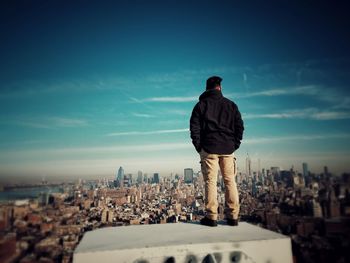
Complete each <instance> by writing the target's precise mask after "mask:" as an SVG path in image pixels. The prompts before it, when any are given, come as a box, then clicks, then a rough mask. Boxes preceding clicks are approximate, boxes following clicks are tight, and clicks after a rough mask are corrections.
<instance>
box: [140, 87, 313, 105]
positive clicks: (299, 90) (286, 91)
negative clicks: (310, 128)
mask: <svg viewBox="0 0 350 263" xmlns="http://www.w3.org/2000/svg"><path fill="white" fill-rule="evenodd" d="M318 93H319V88H318V87H317V86H315V85H309V86H300V87H287V88H279V89H267V90H262V91H257V92H249V93H248V92H244V93H228V94H224V95H226V96H227V97H228V98H233V99H241V98H251V97H272V96H290V95H309V96H310V95H316V94H318ZM198 97H199V96H198V95H194V96H183V97H178V96H176V97H171V96H167V97H151V98H146V99H141V100H138V101H142V102H193V101H198Z"/></svg>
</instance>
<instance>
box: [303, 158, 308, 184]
mask: <svg viewBox="0 0 350 263" xmlns="http://www.w3.org/2000/svg"><path fill="white" fill-rule="evenodd" d="M303 177H304V182H305V186H308V185H309V168H308V165H307V163H303Z"/></svg>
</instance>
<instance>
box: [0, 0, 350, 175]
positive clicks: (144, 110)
mask: <svg viewBox="0 0 350 263" xmlns="http://www.w3.org/2000/svg"><path fill="white" fill-rule="evenodd" d="M248 2H249V1H248ZM0 10H1V11H0V13H1V16H0V17H1V18H0V19H1V21H0V22H1V23H0V32H1V35H2V41H1V44H0V56H1V62H0V69H1V72H2V73H1V74H0V89H1V90H0V167H1V168H0V175H1V177H2V178H5V177H8V176H22V177H23V176H27V178H31V177H34V176H39V177H40V176H47V177H50V176H62V177H63V176H68V177H69V176H72V177H76V176H80V177H86V176H88V177H94V176H95V177H100V176H106V177H112V176H113V175H114V174H115V172H116V170H117V169H118V168H119V166H123V167H124V169H125V171H126V172H127V173H128V172H129V173H135V172H137V171H138V170H141V171H144V172H147V173H153V172H160V173H161V175H168V174H170V173H171V172H173V173H183V169H184V168H186V167H193V168H194V169H195V170H199V163H198V155H197V154H196V152H195V150H194V149H193V147H192V144H191V141H190V138H189V131H188V126H189V118H190V114H191V111H192V108H193V106H194V105H195V103H196V102H197V101H198V97H199V95H200V94H201V93H202V92H203V90H204V87H205V80H206V79H207V78H208V77H210V76H212V75H219V76H221V77H222V78H223V82H222V85H223V94H224V95H225V96H227V97H228V98H230V99H232V100H233V101H235V102H236V103H237V105H238V106H239V108H240V111H241V113H242V116H243V120H244V123H245V128H246V129H245V133H244V138H243V141H242V145H241V148H240V149H239V150H238V151H237V152H236V155H237V156H238V160H239V168H240V170H241V171H244V169H245V167H244V163H245V158H246V155H247V153H249V155H250V156H251V158H252V161H253V167H255V168H257V164H258V159H260V160H261V167H265V168H269V167H270V166H281V167H282V168H283V169H289V168H290V167H291V166H292V165H294V167H295V168H296V169H298V170H299V171H301V164H302V162H307V163H308V164H309V167H310V169H311V170H312V171H314V172H320V171H322V169H323V166H324V165H327V166H328V167H329V169H330V170H331V171H333V172H335V173H341V172H344V171H349V169H348V168H349V167H348V163H349V161H350V159H349V156H350V150H349V146H350V143H349V142H350V140H349V139H350V132H349V128H350V123H349V118H350V94H349V93H350V91H349V84H350V74H349V69H350V56H349V49H348V47H349V46H350V40H349V37H348V28H349V26H350V25H349V24H350V22H349V19H348V18H347V13H348V11H349V10H348V8H347V7H346V6H345V5H342V4H341V3H338V4H334V3H331V2H322V3H319V2H318V1H256V2H249V3H247V2H245V4H243V2H242V3H239V2H236V3H234V4H232V3H230V2H228V1H227V2H226V1H170V0H168V1H114V2H112V1H111V2H108V1H99V3H98V1H95V2H94V1H74V3H72V1H24V2H23V1H7V3H2V4H1V8H0Z"/></svg>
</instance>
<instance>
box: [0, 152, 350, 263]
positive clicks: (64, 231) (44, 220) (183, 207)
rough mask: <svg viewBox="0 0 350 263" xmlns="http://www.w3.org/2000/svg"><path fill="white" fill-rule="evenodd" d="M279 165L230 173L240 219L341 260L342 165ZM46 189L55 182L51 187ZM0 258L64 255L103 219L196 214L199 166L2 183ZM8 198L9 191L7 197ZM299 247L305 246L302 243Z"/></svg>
mask: <svg viewBox="0 0 350 263" xmlns="http://www.w3.org/2000/svg"><path fill="white" fill-rule="evenodd" d="M302 166H303V170H302V171H296V170H294V169H293V168H292V167H291V169H289V170H280V168H279V167H270V168H269V169H265V168H262V169H261V170H257V171H252V170H251V159H250V158H249V157H247V158H246V167H245V168H244V170H243V171H240V172H239V173H238V175H237V179H236V180H237V183H238V187H239V196H240V200H241V212H240V221H247V222H250V223H252V224H256V225H258V226H261V227H263V228H267V229H269V230H272V231H276V232H279V233H282V234H285V235H288V236H290V237H291V239H292V249H293V257H294V258H295V260H296V262H329V261H331V262H347V261H348V259H349V255H348V253H347V251H346V248H347V244H348V240H349V235H350V229H349V220H350V192H349V191H350V173H344V174H342V175H338V176H335V175H333V174H332V172H331V171H329V170H328V168H327V167H326V166H325V167H324V172H323V173H321V174H314V173H312V171H310V170H309V169H308V164H307V163H303V164H302ZM217 187H218V192H219V195H218V201H219V209H218V211H219V219H224V214H223V211H224V202H225V201H224V192H223V191H224V187H225V186H224V184H223V181H222V177H221V176H220V173H218V181H217ZM26 188H29V189H30V191H33V189H36V188H37V189H39V191H40V192H37V197H36V198H25V199H23V198H21V199H19V200H4V196H5V197H6V196H7V197H8V198H9V196H10V194H9V193H11V192H16V191H21V189H26ZM53 189H56V191H55V190H53ZM1 194H2V195H1V197H2V199H3V200H2V201H1V204H0V231H1V233H3V234H2V238H1V244H2V245H1V251H0V252H1V253H0V256H1V258H0V261H1V262H72V257H73V252H74V249H75V247H76V246H77V245H78V243H79V241H80V240H81V238H82V237H83V235H84V233H86V232H88V231H91V230H94V229H97V228H102V227H107V226H127V225H139V224H166V223H177V222H191V221H198V220H199V219H200V218H201V217H203V216H204V197H203V196H204V184H203V176H202V175H201V173H200V172H196V171H193V169H192V168H185V169H184V172H183V173H182V174H172V175H170V176H167V177H163V176H162V175H160V174H159V173H153V174H144V173H143V172H142V171H139V172H138V173H137V174H129V173H128V172H127V171H125V170H124V169H123V167H119V168H118V169H116V173H115V176H114V178H96V180H89V181H87V180H82V179H79V180H76V181H74V182H62V183H57V184H50V183H48V182H47V181H45V180H43V181H41V182H40V183H33V184H22V185H5V186H2V192H1ZM13 199H15V197H13ZM306 247H307V249H305V248H306Z"/></svg>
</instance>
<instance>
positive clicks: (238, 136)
mask: <svg viewBox="0 0 350 263" xmlns="http://www.w3.org/2000/svg"><path fill="white" fill-rule="evenodd" d="M243 130H244V126H243V120H242V117H241V113H240V112H239V110H238V107H237V105H236V104H235V103H234V102H233V101H231V100H229V99H227V98H225V97H224V96H223V95H222V93H221V91H219V90H207V91H205V92H203V93H202V95H201V96H200V97H199V102H198V103H197V104H196V106H194V108H193V111H192V116H191V119H190V131H191V138H192V143H193V145H194V147H195V148H196V150H197V152H200V151H201V149H203V150H204V151H206V152H208V153H215V154H231V153H233V152H234V151H235V150H237V149H238V148H239V146H240V144H241V140H242V136H243Z"/></svg>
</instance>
